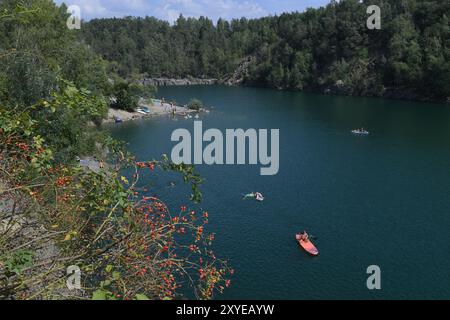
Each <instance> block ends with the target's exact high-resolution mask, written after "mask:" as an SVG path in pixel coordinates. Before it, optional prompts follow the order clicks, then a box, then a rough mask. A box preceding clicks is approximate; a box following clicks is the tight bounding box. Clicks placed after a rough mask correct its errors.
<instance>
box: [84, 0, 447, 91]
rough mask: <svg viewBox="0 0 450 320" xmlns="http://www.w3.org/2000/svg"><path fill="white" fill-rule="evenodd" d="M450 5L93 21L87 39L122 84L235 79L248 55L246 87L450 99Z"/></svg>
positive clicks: (387, 4) (336, 5) (385, 4)
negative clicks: (136, 76)
mask: <svg viewBox="0 0 450 320" xmlns="http://www.w3.org/2000/svg"><path fill="white" fill-rule="evenodd" d="M372 4H376V5H378V6H380V8H381V14H382V30H368V29H367V27H366V21H367V18H368V15H367V13H366V9H367V7H368V6H369V5H372ZM449 14H450V1H448V0H445V1H441V0H402V1H398V0H370V1H368V0H364V1H362V2H361V1H358V0H342V1H339V2H338V1H330V3H329V4H328V5H327V6H325V7H322V8H318V9H307V10H306V11H305V12H303V13H298V12H293V13H284V14H282V15H279V16H271V17H265V18H260V19H251V20H249V19H246V18H242V19H233V20H232V21H225V20H223V19H219V20H218V21H217V23H216V24H215V25H214V24H213V22H212V21H211V20H209V19H208V18H205V17H200V18H199V19H193V18H185V17H183V16H180V17H179V19H178V20H177V21H176V22H175V24H174V25H173V26H171V25H169V24H168V23H167V22H165V21H161V20H157V19H155V18H151V17H146V18H131V17H128V18H124V19H94V20H92V21H90V22H89V23H87V24H85V25H84V28H83V30H82V38H83V39H84V40H85V41H86V42H87V43H88V44H90V45H91V46H92V47H93V48H94V49H95V51H96V52H97V53H99V54H101V55H102V56H103V57H104V58H105V59H107V60H110V61H114V62H116V63H117V66H118V70H119V72H120V74H121V75H122V76H124V77H128V76H130V75H131V74H132V73H134V72H137V73H140V74H144V75H147V76H150V77H159V76H168V77H175V78H178V77H189V76H196V77H215V78H219V79H220V78H228V77H229V76H230V75H232V74H233V73H234V72H235V71H236V70H237V69H238V68H239V66H241V65H242V64H243V63H245V61H247V60H248V58H249V57H253V58H254V59H252V63H251V64H250V65H249V66H248V72H247V73H246V75H245V79H244V84H248V85H262V86H270V87H277V88H284V89H295V90H323V89H325V88H330V87H333V86H335V85H336V82H337V81H338V80H340V81H339V83H340V84H342V83H343V85H342V86H341V89H342V90H341V92H343V93H347V94H361V95H380V94H382V92H383V90H384V89H383V88H390V89H393V90H405V89H406V90H414V91H415V92H416V93H417V95H418V96H419V95H422V97H428V98H433V99H442V98H446V97H448V96H450V91H449V90H450V89H449V86H448V83H449V82H448V79H449V62H448V61H449V50H450V49H449V45H450V43H449V41H450V40H449V39H450V34H449V21H448V18H449V17H448V16H449Z"/></svg>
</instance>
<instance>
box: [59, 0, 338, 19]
mask: <svg viewBox="0 0 450 320" xmlns="http://www.w3.org/2000/svg"><path fill="white" fill-rule="evenodd" d="M329 1H330V0H55V2H56V3H58V4H60V3H62V2H65V3H66V4H67V5H78V6H79V7H80V8H81V16H82V19H85V20H89V19H92V18H104V17H122V16H126V15H131V16H146V15H148V16H154V17H157V18H160V19H164V20H168V21H170V22H173V21H174V20H176V18H177V17H178V16H179V14H180V13H182V14H183V15H184V16H186V17H199V16H202V15H203V16H207V17H209V18H211V19H213V20H214V21H216V20H217V19H218V18H219V17H222V18H225V19H228V20H229V19H232V18H240V17H242V16H245V17H248V18H257V17H261V16H267V15H271V14H272V15H273V14H278V13H282V12H286V11H287V12H290V11H303V10H304V9H306V8H308V7H320V6H322V5H325V4H327V3H328V2H329Z"/></svg>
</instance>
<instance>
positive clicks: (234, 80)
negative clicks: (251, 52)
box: [221, 56, 255, 86]
mask: <svg viewBox="0 0 450 320" xmlns="http://www.w3.org/2000/svg"><path fill="white" fill-rule="evenodd" d="M254 61H255V57H252V56H249V57H247V58H245V59H244V60H243V61H242V62H241V63H240V64H239V66H238V68H237V69H236V70H235V71H234V73H233V74H232V75H230V76H229V77H227V78H225V79H223V80H222V81H221V83H224V84H226V85H229V86H239V85H241V84H242V83H243V82H244V80H245V78H246V77H247V76H248V74H249V67H250V64H252V63H253V62H254Z"/></svg>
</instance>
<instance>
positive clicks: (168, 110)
mask: <svg viewBox="0 0 450 320" xmlns="http://www.w3.org/2000/svg"><path fill="white" fill-rule="evenodd" d="M139 106H140V107H147V108H148V110H149V111H150V112H149V113H147V114H142V113H139V112H128V111H125V110H119V109H112V108H110V109H109V111H108V117H107V119H106V120H104V123H114V122H115V121H116V119H117V118H119V119H122V121H130V120H137V119H142V118H149V117H152V116H162V115H172V114H175V115H179V116H185V115H187V114H188V113H195V112H197V111H195V110H191V109H189V108H187V107H181V106H172V105H171V104H169V103H162V102H161V101H160V100H153V101H152V103H148V102H145V101H143V100H141V101H140V102H139Z"/></svg>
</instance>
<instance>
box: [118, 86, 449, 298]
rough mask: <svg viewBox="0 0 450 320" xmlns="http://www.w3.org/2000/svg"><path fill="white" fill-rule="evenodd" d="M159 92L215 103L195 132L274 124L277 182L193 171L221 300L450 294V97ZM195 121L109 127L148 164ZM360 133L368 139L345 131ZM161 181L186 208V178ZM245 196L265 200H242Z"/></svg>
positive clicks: (235, 170)
mask: <svg viewBox="0 0 450 320" xmlns="http://www.w3.org/2000/svg"><path fill="white" fill-rule="evenodd" d="M158 97H164V98H165V99H166V100H176V101H177V102H178V103H181V104H185V103H188V102H189V100H190V99H191V98H194V97H195V98H198V99H200V100H201V101H203V103H204V104H205V105H206V106H212V107H213V108H212V109H211V113H209V114H205V115H202V116H201V120H202V121H203V127H204V130H206V129H209V128H218V129H221V130H223V132H225V130H226V129H234V128H242V129H248V128H255V129H280V170H279V173H278V174H277V175H275V176H261V175H260V166H259V165H257V166H250V165H241V166H229V165H217V166H206V165H202V166H198V167H197V171H198V172H199V173H200V174H201V175H202V177H203V178H205V180H206V181H205V182H204V184H203V185H202V191H203V196H204V201H203V202H202V204H201V206H202V207H203V208H204V209H207V210H208V212H209V214H210V225H209V231H213V232H216V233H217V235H216V242H215V245H214V249H215V252H216V254H217V255H218V256H220V257H224V258H228V259H229V260H230V263H231V264H232V266H233V268H234V269H235V270H236V273H235V275H234V276H233V279H232V280H233V282H232V286H231V288H230V289H228V290H227V291H226V292H225V294H224V295H223V296H220V298H224V299H338V298H339V299H445V298H447V299H448V298H449V297H450V107H449V106H448V105H445V104H432V103H418V102H408V101H395V100H383V99H375V98H356V97H343V96H322V95H315V94H307V93H295V92H280V91H276V90H269V89H260V88H241V87H225V86H191V87H162V88H160V89H159V92H158ZM193 122H194V120H193V119H189V120H186V119H184V118H178V119H177V120H173V119H171V118H169V117H161V118H158V119H152V120H140V121H138V122H129V123H124V124H122V125H120V126H116V127H114V128H112V129H111V131H112V134H113V136H114V137H116V138H119V139H121V140H124V141H126V142H128V143H129V146H128V147H129V150H130V151H132V152H134V153H135V154H136V155H137V156H138V159H140V160H147V159H152V158H159V157H160V156H161V154H163V153H165V154H169V155H170V153H171V150H172V147H173V146H174V145H175V143H172V142H171V141H170V137H171V134H172V131H173V130H175V129H177V128H187V129H189V130H190V131H192V129H193ZM361 127H364V128H366V129H367V130H369V131H370V132H371V135H370V136H364V137H362V136H355V135H352V134H351V132H350V131H351V130H352V129H356V128H361ZM165 176H167V175H165ZM171 178H172V177H171V176H170V175H169V179H171ZM149 179H150V177H149ZM164 179H167V178H164V176H163V175H158V176H157V177H156V178H155V177H153V178H152V183H153V188H155V189H154V190H155V192H157V193H158V195H159V196H161V197H162V198H163V199H165V200H167V202H168V203H169V204H170V205H172V206H174V208H178V206H180V205H182V204H186V203H187V196H188V195H189V193H188V192H189V188H188V186H181V185H180V186H177V187H176V188H175V189H172V188H168V187H167V181H165V180H164ZM173 179H175V178H173ZM181 191H185V192H186V193H185V194H184V195H181V194H180V192H181ZM252 191H260V192H262V193H263V194H264V195H265V197H266V201H265V202H263V203H257V202H253V201H243V200H242V194H245V193H249V192H252ZM303 230H307V231H308V232H309V233H310V234H312V235H314V236H316V237H317V240H315V241H314V243H315V244H316V246H317V247H318V249H319V251H320V255H319V256H318V257H315V258H313V257H310V256H308V255H307V254H306V253H305V252H304V251H302V250H301V249H300V248H299V246H298V244H297V243H296V242H295V233H296V232H298V231H303ZM371 265H378V266H379V267H380V268H381V285H382V289H381V290H376V291H370V290H368V288H367V286H366V281H367V278H368V277H369V275H368V274H367V273H366V271H367V268H368V267H369V266H371Z"/></svg>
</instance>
